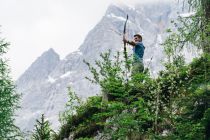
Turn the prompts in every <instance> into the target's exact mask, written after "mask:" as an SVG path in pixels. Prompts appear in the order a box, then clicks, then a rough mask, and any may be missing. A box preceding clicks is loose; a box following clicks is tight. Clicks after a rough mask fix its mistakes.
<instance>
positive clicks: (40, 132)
mask: <svg viewBox="0 0 210 140" xmlns="http://www.w3.org/2000/svg"><path fill="white" fill-rule="evenodd" d="M36 123H37V124H36V125H35V130H34V133H33V134H32V139H33V140H50V139H51V132H52V130H51V128H50V123H49V121H46V120H45V117H44V114H42V117H41V120H36Z"/></svg>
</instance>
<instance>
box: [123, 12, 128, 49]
mask: <svg viewBox="0 0 210 140" xmlns="http://www.w3.org/2000/svg"><path fill="white" fill-rule="evenodd" d="M127 21H128V15H127V18H126V21H125V24H124V30H123V34H124V36H125V33H126V24H127ZM124 51H125V52H126V42H124Z"/></svg>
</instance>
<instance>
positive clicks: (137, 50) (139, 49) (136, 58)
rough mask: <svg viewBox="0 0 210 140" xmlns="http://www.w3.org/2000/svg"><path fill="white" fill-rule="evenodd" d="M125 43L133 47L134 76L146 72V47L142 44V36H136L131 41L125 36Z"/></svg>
mask: <svg viewBox="0 0 210 140" xmlns="http://www.w3.org/2000/svg"><path fill="white" fill-rule="evenodd" d="M123 42H125V43H127V44H129V45H131V46H132V47H133V68H132V75H133V74H135V73H139V72H143V71H144V64H143V56H144V49H145V47H144V45H143V43H142V36H141V35H140V34H135V35H134V39H133V40H132V41H129V40H128V39H126V37H125V35H124V36H123Z"/></svg>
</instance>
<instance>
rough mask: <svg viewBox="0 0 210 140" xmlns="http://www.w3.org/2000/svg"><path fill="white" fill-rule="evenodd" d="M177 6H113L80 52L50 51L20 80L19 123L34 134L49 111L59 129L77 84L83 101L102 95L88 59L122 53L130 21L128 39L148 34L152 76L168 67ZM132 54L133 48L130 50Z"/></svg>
mask: <svg viewBox="0 0 210 140" xmlns="http://www.w3.org/2000/svg"><path fill="white" fill-rule="evenodd" d="M176 7H177V5H176V4H174V3H172V2H170V3H165V2H164V3H163V2H161V3H160V2H159V3H153V4H151V3H150V4H141V5H136V6H135V7H131V6H124V5H110V6H109V7H108V9H107V12H106V14H105V15H104V16H103V17H102V19H101V21H100V22H99V23H98V24H97V25H96V26H95V28H94V29H92V30H91V31H90V32H89V33H88V35H87V37H86V39H85V41H84V42H83V44H82V45H81V46H80V48H79V49H78V51H76V52H73V53H70V54H69V55H67V56H66V57H65V59H63V60H60V59H59V56H58V54H56V53H55V52H54V50H53V49H50V50H48V51H47V52H44V53H43V55H42V56H40V57H39V58H38V59H37V60H36V61H35V62H34V63H33V64H32V65H31V66H30V67H29V68H28V70H27V71H26V72H25V73H23V75H22V76H21V77H20V78H19V79H18V80H17V88H18V91H19V92H20V93H22V94H23V96H22V101H21V107H22V108H21V109H20V110H19V111H18V112H17V115H18V117H17V121H16V123H17V125H18V126H20V128H21V129H22V130H25V131H26V130H32V128H33V127H34V123H35V119H37V118H40V116H41V114H42V113H44V114H45V115H46V117H47V118H48V119H49V121H50V122H51V123H52V126H53V128H54V129H57V128H58V126H59V121H58V118H59V112H61V111H63V110H64V108H65V104H66V102H67V100H68V99H67V87H69V86H71V87H72V88H73V90H74V91H75V92H76V93H77V94H78V96H79V97H81V98H87V97H88V96H92V95H96V94H100V88H99V87H98V86H97V85H92V84H91V83H90V82H89V81H87V80H86V79H85V77H86V76H88V77H89V76H90V75H91V74H90V72H89V70H88V68H87V66H86V65H85V64H84V63H83V60H84V59H85V60H86V61H88V62H90V63H92V64H94V61H95V60H97V59H99V55H100V53H101V52H106V51H108V50H109V49H110V50H111V51H112V52H113V53H116V52H117V51H120V52H122V50H123V49H122V48H123V43H122V36H120V35H119V33H122V31H123V26H124V22H125V17H126V15H127V14H128V15H129V21H128V23H127V29H128V31H127V32H128V36H129V37H130V38H132V36H133V35H134V34H135V33H140V34H142V35H143V43H144V45H145V47H146V49H145V55H144V63H145V67H149V68H150V69H151V71H152V76H153V75H156V74H157V72H158V71H159V70H161V69H162V65H161V60H164V54H163V48H162V47H161V46H160V43H162V41H163V40H164V38H165V36H166V34H165V30H166V29H167V28H168V27H169V26H170V20H172V19H174V18H176V16H177V15H176V12H177V10H178V8H176ZM128 48H130V49H129V51H131V47H129V46H128Z"/></svg>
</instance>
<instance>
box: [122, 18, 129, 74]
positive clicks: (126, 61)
mask: <svg viewBox="0 0 210 140" xmlns="http://www.w3.org/2000/svg"><path fill="white" fill-rule="evenodd" d="M127 21H128V15H127V18H126V21H125V24H124V30H123V35H124V36H125V33H126V24H127ZM124 57H125V63H126V64H125V68H126V69H128V71H129V70H130V67H129V64H128V55H127V51H126V42H124Z"/></svg>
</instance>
